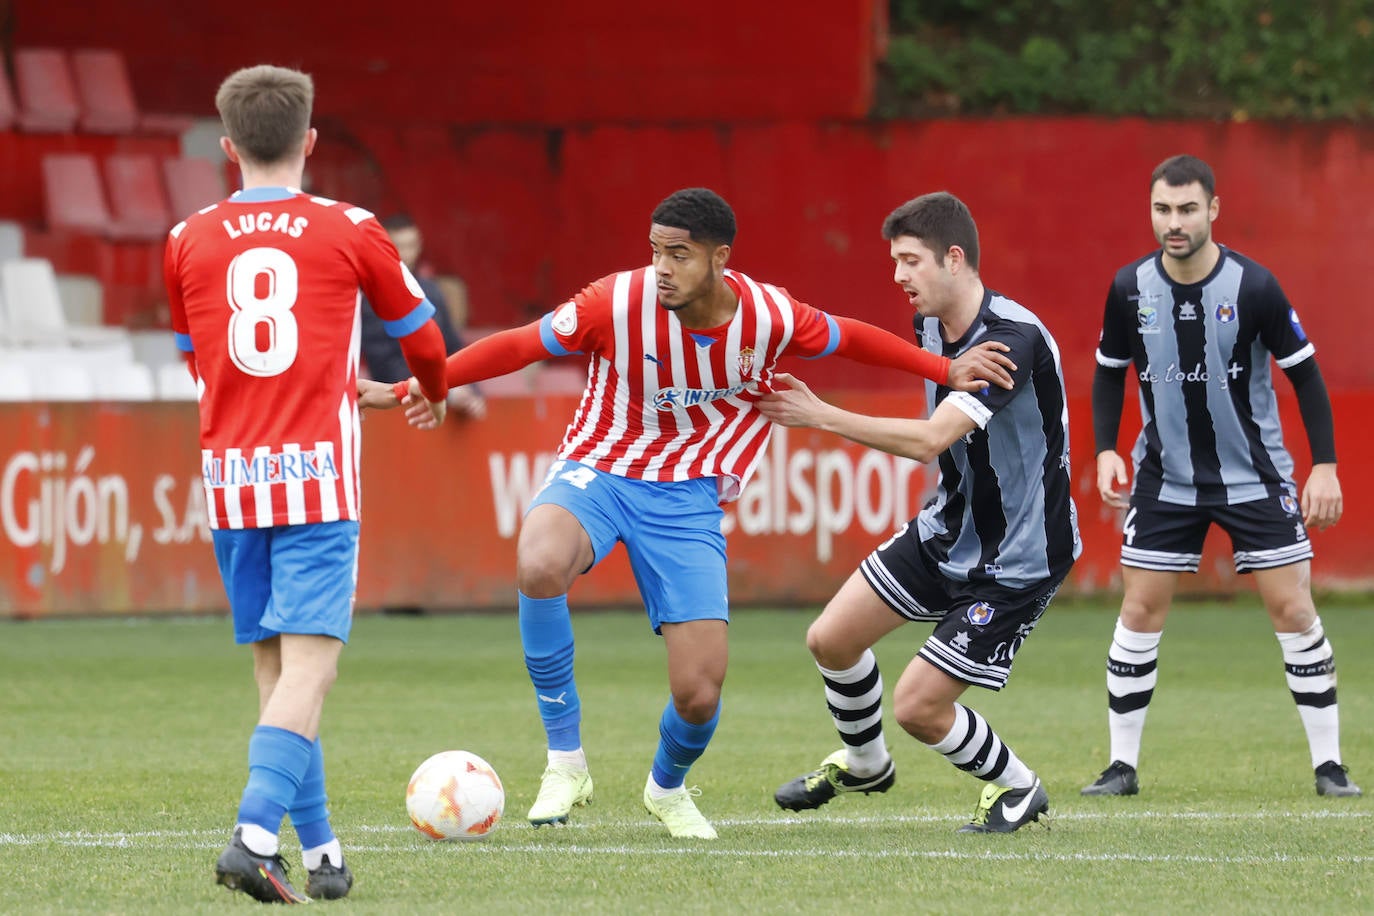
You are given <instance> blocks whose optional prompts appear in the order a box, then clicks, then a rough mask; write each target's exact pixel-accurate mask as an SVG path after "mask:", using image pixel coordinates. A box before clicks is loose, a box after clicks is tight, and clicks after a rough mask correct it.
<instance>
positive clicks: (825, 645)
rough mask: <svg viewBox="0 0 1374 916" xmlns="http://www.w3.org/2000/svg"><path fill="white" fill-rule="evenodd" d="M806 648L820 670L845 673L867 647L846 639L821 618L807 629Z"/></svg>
mask: <svg viewBox="0 0 1374 916" xmlns="http://www.w3.org/2000/svg"><path fill="white" fill-rule="evenodd" d="M806 648H807V649H808V650H809V651H810V652H811V657H812V658H814V659H815V660H816V664H818V665H820V666H821V667H822V668H829V669H830V670H832V671H847V670H849V669H850V668H853V667H854V666H855V665H857V664H858V663H859V659H860V658H861V657H862V656H863V654H864V650H865V649H867V648H869V647H868V646H862V645H858V644H857V643H855V642H854V641H853V640H851V639H846V638H845V633H844V631H843V630H841V629H837V628H836V627H834V626H831V625H830V624H829V623H828V622H827V621H826V620H825V618H824V617H822V618H820V619H818V620H816V621H815V622H814V623H812V624H811V626H810V627H808V628H807V630H806Z"/></svg>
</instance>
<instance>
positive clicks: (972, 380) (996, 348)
mask: <svg viewBox="0 0 1374 916" xmlns="http://www.w3.org/2000/svg"><path fill="white" fill-rule="evenodd" d="M1010 349H1011V347H1008V346H1007V345H1006V344H1004V343H1000V342H998V341H995V340H989V341H987V342H986V343H980V344H979V345H978V346H976V347H973V348H972V349H970V350H968V351H967V352H965V353H962V354H960V355H959V356H957V357H955V359H954V360H953V361H952V362H951V363H950V364H949V387H951V388H953V389H955V390H956V391H982V390H983V389H984V388H986V387H988V385H996V386H997V387H998V388H1007V389H1010V388H1011V387H1012V379H1011V374H1012V373H1013V372H1015V371H1016V363H1014V362H1012V361H1011V357H1010V356H1007V355H1005V354H1006V352H1007V351H1008V350H1010Z"/></svg>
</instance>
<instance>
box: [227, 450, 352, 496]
mask: <svg viewBox="0 0 1374 916" xmlns="http://www.w3.org/2000/svg"><path fill="white" fill-rule="evenodd" d="M201 477H202V478H203V479H204V481H205V485H206V486H207V487H247V486H252V485H254V484H260V483H268V484H271V483H285V482H287V481H290V480H337V479H338V478H339V471H338V468H336V467H335V466H334V456H333V455H332V454H330V453H329V452H328V451H316V450H315V449H301V450H300V451H298V452H273V453H271V454H266V455H251V456H250V455H243V456H240V457H238V458H234V459H226V458H211V459H209V460H207V461H205V462H204V463H203V464H202V465H201Z"/></svg>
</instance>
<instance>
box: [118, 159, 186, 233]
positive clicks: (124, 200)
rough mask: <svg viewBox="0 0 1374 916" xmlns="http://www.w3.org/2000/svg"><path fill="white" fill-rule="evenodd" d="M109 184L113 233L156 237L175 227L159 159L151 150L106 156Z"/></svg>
mask: <svg viewBox="0 0 1374 916" xmlns="http://www.w3.org/2000/svg"><path fill="white" fill-rule="evenodd" d="M105 187H106V188H107V189H108V190H109V192H110V209H111V211H112V213H111V215H112V216H113V217H114V219H113V221H112V222H111V225H110V235H111V236H112V237H113V238H117V239H142V240H145V241H154V240H157V239H160V238H162V237H163V236H164V235H166V234H167V230H168V229H170V228H171V227H172V216H171V211H170V210H169V209H168V207H167V195H166V194H165V193H164V192H163V190H162V178H161V176H160V175H158V168H157V160H156V159H154V158H153V156H152V155H151V154H148V153H112V154H110V156H109V157H107V158H106V159H105Z"/></svg>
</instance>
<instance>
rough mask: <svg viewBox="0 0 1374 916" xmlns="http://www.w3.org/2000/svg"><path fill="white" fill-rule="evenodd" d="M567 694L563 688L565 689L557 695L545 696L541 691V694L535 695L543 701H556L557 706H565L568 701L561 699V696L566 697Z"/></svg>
mask: <svg viewBox="0 0 1374 916" xmlns="http://www.w3.org/2000/svg"><path fill="white" fill-rule="evenodd" d="M567 695H568V691H566V690H565V691H563V692H562V693H560V694H559V695H558V696H556V697H546V696H544V694H542V693H541V694H538V695H537V696H538V697H539V699H541V700H543V701H544V702H545V703H557V704H558V705H559V706H567V705H568V701H567V700H565V699H563V698H564V697H566V696H567Z"/></svg>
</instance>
